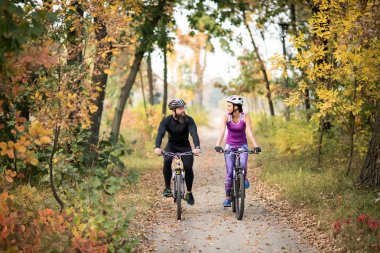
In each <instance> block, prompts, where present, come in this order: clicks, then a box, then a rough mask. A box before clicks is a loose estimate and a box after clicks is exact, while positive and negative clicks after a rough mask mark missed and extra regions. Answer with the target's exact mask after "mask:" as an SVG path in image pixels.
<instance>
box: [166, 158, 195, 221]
mask: <svg viewBox="0 0 380 253" xmlns="http://www.w3.org/2000/svg"><path fill="white" fill-rule="evenodd" d="M162 154H163V155H166V156H172V157H173V160H174V161H175V169H174V173H173V188H172V189H173V198H174V202H175V203H177V220H180V219H181V211H182V209H181V199H185V170H184V168H183V166H182V163H181V156H184V155H193V153H192V152H191V151H189V152H184V153H172V152H166V151H162Z"/></svg>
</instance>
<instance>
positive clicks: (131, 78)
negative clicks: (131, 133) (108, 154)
mask: <svg viewBox="0 0 380 253" xmlns="http://www.w3.org/2000/svg"><path fill="white" fill-rule="evenodd" d="M144 53H145V51H144V50H142V45H140V47H139V48H138V50H137V51H136V53H135V58H134V60H133V64H132V68H131V70H130V71H129V75H128V78H127V81H126V82H125V85H124V86H123V88H121V93H120V96H119V99H118V101H117V106H116V109H115V117H114V119H113V122H112V129H111V140H113V141H115V142H117V140H118V138H119V132H120V124H121V119H122V118H123V112H124V108H125V104H126V103H127V99H128V98H129V94H130V93H131V89H132V86H133V83H134V82H135V80H136V76H137V72H138V71H139V69H140V65H141V61H142V58H143V57H144Z"/></svg>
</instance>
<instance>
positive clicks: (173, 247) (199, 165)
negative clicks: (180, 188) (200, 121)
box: [149, 129, 317, 252]
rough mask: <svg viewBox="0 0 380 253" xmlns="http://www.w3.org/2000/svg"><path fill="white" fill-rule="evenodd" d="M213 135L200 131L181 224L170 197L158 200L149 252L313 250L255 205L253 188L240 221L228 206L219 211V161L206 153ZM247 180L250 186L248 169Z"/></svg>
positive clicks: (221, 169) (221, 184)
mask: <svg viewBox="0 0 380 253" xmlns="http://www.w3.org/2000/svg"><path fill="white" fill-rule="evenodd" d="M216 134H217V132H216V131H211V130H205V129H201V130H200V135H201V139H202V146H203V147H204V149H203V153H202V155H201V156H200V157H197V158H196V159H195V160H196V161H195V165H194V173H195V180H194V187H193V193H194V197H195V205H194V206H188V205H186V204H185V203H184V204H183V220H182V221H176V219H175V205H174V203H173V199H172V198H160V199H159V202H160V203H158V204H157V205H156V208H159V210H156V213H157V216H156V219H155V224H154V225H153V228H152V234H151V235H150V237H149V241H150V242H152V245H150V249H151V250H153V251H154V252H317V250H316V249H315V248H313V247H311V246H309V245H307V244H306V243H305V241H303V238H301V236H300V234H299V233H297V232H296V231H294V230H292V229H291V228H290V226H289V224H287V222H286V221H284V219H280V218H278V217H277V216H276V215H275V214H273V213H272V212H271V211H270V210H269V209H267V208H266V207H265V206H263V205H261V204H260V203H261V201H260V197H259V196H258V194H257V193H255V187H254V186H253V187H251V188H250V189H248V190H247V198H246V211H245V213H244V217H243V220H241V221H238V220H237V219H236V217H235V215H234V213H232V211H231V208H223V207H222V202H223V199H224V173H225V172H224V158H223V156H222V155H218V154H216V153H215V152H214V151H213V150H212V147H213V146H214V144H215V140H216ZM251 159H254V158H253V157H251V158H250V160H251ZM248 177H249V178H250V179H251V184H252V182H253V169H252V168H249V171H248ZM253 184H254V182H253ZM157 211H158V212H157Z"/></svg>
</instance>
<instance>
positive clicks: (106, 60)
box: [86, 17, 112, 162]
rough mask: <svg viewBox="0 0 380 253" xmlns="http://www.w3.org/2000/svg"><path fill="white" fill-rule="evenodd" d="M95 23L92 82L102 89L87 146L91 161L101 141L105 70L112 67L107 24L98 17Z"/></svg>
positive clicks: (88, 156) (106, 76)
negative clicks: (107, 38) (106, 39)
mask: <svg viewBox="0 0 380 253" xmlns="http://www.w3.org/2000/svg"><path fill="white" fill-rule="evenodd" d="M94 23H95V25H96V26H97V28H96V30H95V37H96V40H97V46H96V62H95V65H94V70H93V73H92V83H93V84H94V85H96V86H97V87H99V88H100V91H99V94H98V97H97V98H96V101H95V105H96V106H97V109H96V111H95V112H94V113H93V114H91V122H92V124H91V128H90V133H91V135H90V136H89V138H88V143H87V147H86V151H87V152H86V153H87V159H88V161H89V162H92V161H94V158H95V154H96V151H95V149H94V147H96V146H97V145H98V142H99V129H100V123H101V120H102V113H103V104H104V98H105V94H106V86H107V79H108V74H106V73H105V72H104V71H105V70H106V69H109V68H110V66H111V58H112V51H111V49H112V44H111V43H110V42H105V41H104V38H105V37H106V36H107V27H106V24H105V23H104V22H103V20H100V19H99V18H98V17H95V18H94ZM103 53H106V55H105V57H103V56H102V54H103Z"/></svg>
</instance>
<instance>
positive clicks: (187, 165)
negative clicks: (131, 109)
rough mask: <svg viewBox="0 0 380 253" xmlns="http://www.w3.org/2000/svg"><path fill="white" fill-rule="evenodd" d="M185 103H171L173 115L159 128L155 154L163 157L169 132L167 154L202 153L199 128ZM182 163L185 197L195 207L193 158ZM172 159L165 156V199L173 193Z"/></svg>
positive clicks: (186, 158)
mask: <svg viewBox="0 0 380 253" xmlns="http://www.w3.org/2000/svg"><path fill="white" fill-rule="evenodd" d="M185 105H186V103H185V101H183V100H182V99H178V98H176V99H173V100H172V101H170V102H169V104H168V107H169V109H170V110H172V111H173V113H172V115H170V116H167V117H166V118H164V119H163V120H162V121H161V123H160V126H159V128H158V133H157V138H156V149H155V151H154V152H155V153H156V154H158V155H161V153H162V150H161V143H162V139H163V138H164V136H165V132H168V135H169V138H168V139H169V140H168V143H167V145H166V147H165V151H166V152H172V153H177V152H180V153H182V152H188V151H192V152H193V153H194V154H199V153H200V151H201V150H200V143H199V137H198V133H197V126H196V124H195V122H194V120H193V118H192V117H190V116H188V115H186V113H185ZM189 133H190V134H191V137H192V138H193V142H194V146H195V148H194V149H193V150H192V149H191V146H190V141H189ZM181 159H182V163H183V167H184V169H185V175H186V176H185V182H186V188H187V192H186V195H185V199H186V202H187V203H188V204H189V205H194V196H193V194H192V192H191V190H192V186H193V179H194V173H193V162H194V157H193V156H182V157H181ZM171 163H172V157H169V156H165V157H164V167H163V173H164V179H165V189H164V192H163V195H164V196H165V197H172V196H173V194H172V191H171V189H170V181H171V177H172V169H171Z"/></svg>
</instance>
